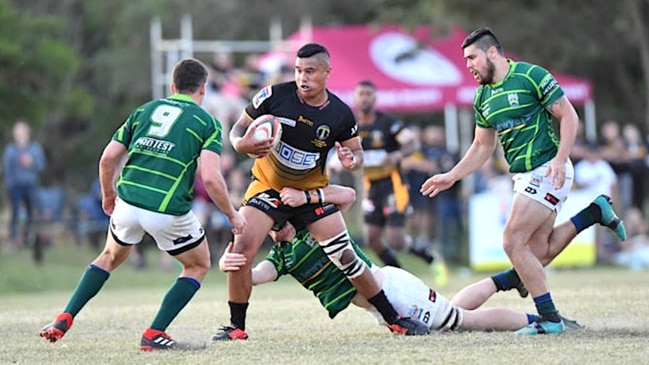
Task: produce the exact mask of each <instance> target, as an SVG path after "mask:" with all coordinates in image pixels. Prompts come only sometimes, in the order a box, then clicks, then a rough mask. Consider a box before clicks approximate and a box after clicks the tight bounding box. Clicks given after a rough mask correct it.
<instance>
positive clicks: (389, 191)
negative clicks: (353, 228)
mask: <svg viewBox="0 0 649 365" xmlns="http://www.w3.org/2000/svg"><path fill="white" fill-rule="evenodd" d="M367 183H368V184H367V185H369V187H367V189H366V191H367V194H366V196H367V198H366V201H365V202H363V220H364V221H365V223H367V224H373V225H376V226H380V227H385V226H390V227H403V226H404V225H405V223H406V212H407V210H408V207H409V194H408V185H406V184H404V183H403V180H402V179H401V176H400V175H399V174H398V173H394V174H392V176H389V177H387V178H385V179H380V180H374V181H371V182H367Z"/></svg>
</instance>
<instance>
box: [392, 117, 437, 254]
mask: <svg viewBox="0 0 649 365" xmlns="http://www.w3.org/2000/svg"><path fill="white" fill-rule="evenodd" d="M410 128H411V130H412V131H413V133H414V134H415V136H416V138H417V139H418V140H419V141H421V139H422V138H421V128H420V127H419V126H415V125H413V126H411V127H410ZM401 168H402V169H403V172H404V175H405V176H406V180H407V181H408V188H409V189H408V191H409V193H410V206H411V208H412V212H410V214H409V215H408V219H407V222H406V224H407V226H406V227H407V231H408V234H410V235H411V236H412V237H413V239H414V240H415V242H414V244H415V245H417V246H424V247H430V246H432V236H431V234H432V232H431V230H430V227H431V226H432V225H433V224H434V216H433V207H434V204H433V200H432V199H430V198H428V197H426V196H424V195H422V194H421V192H419V188H420V187H421V184H423V183H424V181H426V179H427V178H428V176H429V175H430V173H431V171H438V170H439V168H438V167H437V165H436V161H432V160H428V159H427V158H426V156H425V155H424V151H423V147H420V148H419V149H418V150H417V151H415V152H413V153H412V154H411V155H409V156H407V157H405V158H404V159H403V161H402V162H401Z"/></svg>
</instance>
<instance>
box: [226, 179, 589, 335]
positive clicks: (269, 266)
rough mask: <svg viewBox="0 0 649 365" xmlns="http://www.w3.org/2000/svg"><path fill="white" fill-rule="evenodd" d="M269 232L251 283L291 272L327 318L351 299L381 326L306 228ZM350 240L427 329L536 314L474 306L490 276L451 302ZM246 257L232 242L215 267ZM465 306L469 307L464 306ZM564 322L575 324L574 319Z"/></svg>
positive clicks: (517, 320) (338, 195)
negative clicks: (269, 245) (268, 244)
mask: <svg viewBox="0 0 649 365" xmlns="http://www.w3.org/2000/svg"><path fill="white" fill-rule="evenodd" d="M323 190H324V193H325V196H326V199H327V201H328V202H331V203H334V204H339V205H341V206H342V207H341V209H343V210H344V207H345V206H348V205H349V204H351V202H353V201H354V197H355V193H354V190H353V189H351V188H348V187H344V186H339V185H330V186H328V187H326V188H324V189H323ZM282 201H283V202H285V203H286V204H288V205H291V206H300V205H303V204H305V202H306V200H305V198H304V193H303V192H302V191H299V190H295V189H288V188H287V189H283V190H282ZM271 236H272V237H273V239H274V240H275V241H276V242H277V243H276V244H275V245H273V247H272V248H271V250H270V252H269V253H268V255H267V256H266V259H265V260H263V261H261V262H260V263H258V264H257V265H255V267H254V268H253V269H252V283H253V285H259V284H263V283H267V282H271V281H274V280H277V279H278V278H279V277H280V276H282V275H290V276H291V277H293V278H294V279H295V280H297V281H298V282H299V283H300V284H301V285H302V286H303V287H304V288H306V289H307V290H310V291H312V292H313V294H314V295H315V296H316V297H317V298H318V300H319V301H320V304H321V305H322V307H323V308H325V309H326V310H327V312H328V314H329V317H330V318H334V317H335V316H336V315H337V314H338V313H340V312H341V311H343V310H344V309H345V308H347V307H348V306H349V304H350V303H352V304H355V305H357V306H359V307H361V308H364V309H366V310H367V311H368V312H369V313H371V314H372V315H373V316H374V317H375V318H376V320H377V322H378V323H379V324H380V325H385V322H384V321H383V318H382V317H381V315H380V314H379V313H378V311H377V310H376V309H375V308H374V307H373V306H372V305H371V304H370V303H369V302H368V301H367V300H365V299H364V298H363V297H362V296H361V295H359V294H358V292H357V291H356V289H355V288H354V287H353V286H352V284H351V283H350V282H349V280H346V278H345V275H344V274H343V272H342V271H340V270H339V269H338V268H336V267H335V266H334V265H332V264H331V263H330V262H329V260H328V259H327V256H326V255H325V253H324V251H323V250H322V248H321V247H320V246H319V245H318V244H317V242H315V240H314V239H313V237H312V236H311V234H310V233H309V231H308V230H307V229H301V230H299V231H298V232H297V234H296V232H295V229H294V228H293V226H292V225H291V224H290V223H287V225H286V226H285V227H283V228H282V230H280V231H279V232H273V233H271ZM352 245H353V246H354V250H355V251H356V253H357V255H358V256H359V257H360V258H361V259H362V260H364V261H365V262H366V263H367V265H368V266H369V267H370V268H371V270H372V272H373V274H374V276H375V278H376V280H377V282H378V283H379V285H381V287H382V289H383V291H384V292H385V294H386V296H387V297H388V299H389V300H390V303H392V305H393V306H394V307H395V309H396V310H397V312H398V313H399V314H400V315H402V316H404V317H409V318H412V319H413V320H415V321H417V322H419V323H421V324H422V325H425V326H427V327H428V328H430V330H431V331H448V330H478V331H512V330H517V329H520V328H522V327H524V326H526V325H528V324H529V323H531V322H533V321H535V320H537V319H538V316H536V315H534V314H525V313H522V312H518V311H514V310H511V309H507V308H488V309H476V308H477V307H479V306H481V305H482V304H483V303H484V302H485V301H486V300H487V299H489V297H491V296H492V295H493V294H495V293H496V291H497V288H496V285H495V283H494V281H493V280H492V279H490V278H486V279H484V280H481V281H479V282H477V283H475V284H472V285H470V286H468V287H467V288H465V289H463V290H462V291H461V292H460V294H461V295H458V296H457V297H456V298H457V299H456V298H453V300H451V301H449V300H448V299H446V298H445V297H444V296H442V295H440V294H439V293H437V292H436V291H435V290H433V289H431V288H430V287H428V286H427V285H426V284H425V283H424V282H423V281H422V280H420V279H419V278H417V277H416V276H414V275H412V274H411V273H409V272H407V271H405V270H402V269H400V268H396V267H392V266H384V267H377V266H376V265H374V264H373V263H372V262H371V261H370V260H369V259H368V258H367V257H366V256H365V254H364V253H363V251H362V250H361V249H360V248H359V247H358V246H357V245H356V243H355V242H353V241H352ZM245 262H246V257H245V255H242V254H239V253H233V252H232V243H230V244H229V245H228V247H227V248H226V251H225V252H224V254H223V255H222V256H221V259H220V260H219V268H220V269H221V270H222V271H225V272H228V271H237V270H239V269H240V268H241V267H242V266H243V265H244V264H245ZM468 306H470V307H471V308H470V309H466V308H467V307H468ZM473 309H476V310H473ZM566 321H569V323H570V324H572V325H574V326H578V324H576V322H574V321H572V320H567V319H566Z"/></svg>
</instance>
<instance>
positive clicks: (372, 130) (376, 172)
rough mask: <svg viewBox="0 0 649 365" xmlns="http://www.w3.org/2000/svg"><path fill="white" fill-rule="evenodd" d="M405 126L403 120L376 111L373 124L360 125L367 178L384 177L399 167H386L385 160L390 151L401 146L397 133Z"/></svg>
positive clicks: (364, 168)
mask: <svg viewBox="0 0 649 365" xmlns="http://www.w3.org/2000/svg"><path fill="white" fill-rule="evenodd" d="M404 127H405V126H404V124H403V122H402V121H401V120H399V119H397V118H395V117H393V116H390V115H388V114H385V113H382V112H376V117H375V119H374V122H373V123H372V124H367V125H359V127H358V135H359V136H360V137H361V141H362V142H361V143H362V146H363V152H364V161H363V176H364V177H365V178H366V179H368V180H370V181H372V180H378V179H383V178H386V177H388V176H390V174H391V173H392V171H394V170H395V169H397V167H395V166H389V167H386V166H385V165H384V164H383V162H384V160H385V156H386V155H387V154H388V153H390V152H394V151H397V150H398V149H399V148H400V147H401V146H400V145H399V141H397V135H398V134H399V132H401V131H402V130H403V128H404Z"/></svg>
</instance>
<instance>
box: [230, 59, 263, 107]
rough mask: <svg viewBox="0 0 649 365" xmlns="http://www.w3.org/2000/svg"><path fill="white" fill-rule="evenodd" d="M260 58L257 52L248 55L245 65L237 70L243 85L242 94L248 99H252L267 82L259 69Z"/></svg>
mask: <svg viewBox="0 0 649 365" xmlns="http://www.w3.org/2000/svg"><path fill="white" fill-rule="evenodd" d="M259 59H260V56H259V55H257V54H249V55H247V56H246V59H245V63H244V65H243V67H242V68H241V69H240V70H239V71H238V72H237V81H238V82H239V85H241V87H242V91H241V95H242V96H243V98H244V99H246V100H250V99H252V98H253V97H254V96H255V94H256V93H257V91H258V90H259V89H261V88H262V87H263V86H265V85H266V83H267V82H266V77H265V76H264V74H263V73H262V72H261V71H260V69H259Z"/></svg>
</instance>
